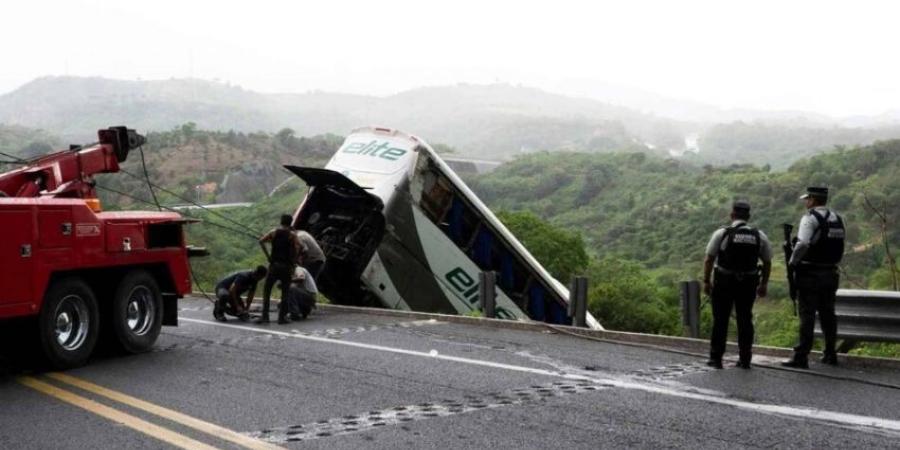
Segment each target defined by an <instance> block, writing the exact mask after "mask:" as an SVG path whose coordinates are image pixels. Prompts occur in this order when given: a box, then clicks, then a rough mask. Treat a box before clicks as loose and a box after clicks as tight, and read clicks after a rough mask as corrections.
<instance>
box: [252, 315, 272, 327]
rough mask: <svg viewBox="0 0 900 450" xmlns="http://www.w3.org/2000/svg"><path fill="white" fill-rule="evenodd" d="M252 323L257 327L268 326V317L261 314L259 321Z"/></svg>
mask: <svg viewBox="0 0 900 450" xmlns="http://www.w3.org/2000/svg"><path fill="white" fill-rule="evenodd" d="M253 323H256V324H258V325H268V324H269V315H268V314H263V315H261V316H259V319H256V320H255V321H254V322H253Z"/></svg>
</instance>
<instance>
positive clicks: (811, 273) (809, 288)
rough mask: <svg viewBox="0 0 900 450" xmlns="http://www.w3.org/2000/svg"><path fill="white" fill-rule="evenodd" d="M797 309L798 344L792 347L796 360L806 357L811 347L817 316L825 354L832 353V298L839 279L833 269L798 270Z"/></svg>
mask: <svg viewBox="0 0 900 450" xmlns="http://www.w3.org/2000/svg"><path fill="white" fill-rule="evenodd" d="M796 280H797V297H798V300H797V306H798V308H797V309H798V312H799V315H800V343H799V344H797V346H796V347H794V353H796V354H797V355H798V356H804V357H805V356H806V355H808V354H809V351H810V350H812V346H813V339H815V337H814V336H813V331H814V330H815V327H816V313H817V312H818V313H819V324H820V325H822V334H823V335H824V336H825V353H835V341H836V340H837V317H835V315H834V296H835V294H836V293H837V288H838V283H839V282H840V276H839V275H838V273H837V270H835V269H806V268H802V267H801V268H798V269H797V278H796Z"/></svg>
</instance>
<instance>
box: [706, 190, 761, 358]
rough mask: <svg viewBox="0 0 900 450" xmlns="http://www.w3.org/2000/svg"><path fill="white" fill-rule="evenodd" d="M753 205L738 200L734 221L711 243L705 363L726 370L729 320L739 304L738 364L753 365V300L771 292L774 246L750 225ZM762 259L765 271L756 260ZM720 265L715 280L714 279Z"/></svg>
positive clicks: (732, 217)
mask: <svg viewBox="0 0 900 450" xmlns="http://www.w3.org/2000/svg"><path fill="white" fill-rule="evenodd" d="M748 220H750V203H749V202H746V201H744V200H738V201H735V202H734V203H733V204H732V207H731V225H730V226H728V227H723V228H719V229H718V230H716V231H715V232H714V233H713V235H712V238H711V239H710V240H709V244H707V246H706V259H705V260H704V262H703V292H705V293H706V295H709V296H711V297H712V310H713V330H712V338H711V339H710V344H709V361H707V362H706V364H707V365H708V366H710V367H715V368H716V369H721V368H722V355H724V354H725V341H726V339H727V337H728V320H729V318H730V317H731V307H732V305H734V309H735V313H736V315H737V329H738V349H739V360H738V363H737V364H736V367H741V368H744V369H749V368H750V359H751V357H752V354H753V302H754V301H755V300H756V296H757V295H759V296H760V297H765V296H766V290H767V286H768V283H769V273H770V272H771V269H772V244H771V243H770V242H769V238H768V237H766V234H765V233H763V232H762V231H760V230H758V229H756V228H753V227H751V226H750V225H748V224H747V221H748ZM758 260H759V261H762V273H761V274H760V271H759V267H758V266H757V261H758ZM713 268H715V278H710V276H711V275H712V272H713Z"/></svg>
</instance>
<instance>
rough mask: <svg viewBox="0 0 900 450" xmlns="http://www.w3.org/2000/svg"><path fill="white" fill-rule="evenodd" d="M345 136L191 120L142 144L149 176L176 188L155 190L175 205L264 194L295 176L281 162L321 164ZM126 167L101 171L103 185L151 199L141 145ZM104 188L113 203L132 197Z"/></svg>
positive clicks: (248, 198) (255, 198)
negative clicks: (201, 124)
mask: <svg viewBox="0 0 900 450" xmlns="http://www.w3.org/2000/svg"><path fill="white" fill-rule="evenodd" d="M341 141H342V138H340V137H337V136H333V135H326V136H314V137H311V138H306V137H297V136H295V135H294V133H293V130H290V129H287V128H285V129H282V130H281V131H279V132H278V133H276V134H269V133H263V132H257V133H246V134H245V133H240V132H235V131H228V132H214V131H203V130H198V129H197V128H196V125H194V124H192V123H188V124H185V125H182V126H180V127H177V128H175V129H173V130H171V131H166V132H151V133H148V134H147V144H145V145H144V148H143V150H144V156H145V159H146V166H147V172H148V175H149V178H150V180H151V182H152V183H154V184H158V185H160V186H163V187H165V188H166V189H167V190H169V191H171V192H172V193H174V194H175V195H170V194H167V193H165V192H157V195H159V196H160V198H161V199H162V203H163V204H166V205H170V206H171V205H179V204H185V201H184V200H182V199H179V198H177V197H182V198H186V199H189V200H191V201H194V202H200V203H228V202H247V201H258V200H261V199H262V198H264V197H266V196H267V195H268V194H269V193H271V191H272V190H273V189H274V188H275V187H277V186H278V185H279V184H281V183H282V182H283V181H285V180H287V179H288V178H289V177H291V175H290V174H289V173H288V172H287V171H286V170H284V169H283V168H282V167H281V166H282V165H284V164H294V165H306V166H320V165H322V164H324V163H325V161H327V160H328V159H329V158H330V157H331V155H332V154H334V152H335V151H336V150H337V148H338V146H339V145H340V142H341ZM123 169H124V171H123V172H121V173H117V174H109V175H101V176H99V177H98V180H99V182H100V184H101V186H103V187H107V188H111V189H115V190H124V191H125V192H132V193H139V194H140V196H141V197H142V198H144V199H150V198H151V195H150V192H149V191H148V189H147V186H146V182H145V180H144V178H143V168H142V166H141V155H140V153H139V152H138V151H132V152H131V155H129V158H128V160H127V161H126V162H125V164H124V165H123ZM132 175H138V177H134V176H132ZM101 193H102V195H103V196H104V199H106V198H108V199H109V200H110V201H111V202H114V204H118V205H122V206H128V205H132V204H133V203H134V201H132V200H129V199H128V198H122V196H120V195H114V194H111V193H109V192H108V191H102V190H101Z"/></svg>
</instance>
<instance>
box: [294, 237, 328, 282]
mask: <svg viewBox="0 0 900 450" xmlns="http://www.w3.org/2000/svg"><path fill="white" fill-rule="evenodd" d="M295 234H296V235H297V241H299V242H300V253H299V258H298V262H299V264H300V265H301V266H303V268H304V269H306V270H307V271H309V273H310V274H311V275H312V277H313V279H314V280H316V281H318V280H319V274H320V273H322V269H323V268H324V267H325V252H323V251H322V247H319V243H318V242H316V238H314V237H313V236H312V235H311V234H309V233H308V232H306V231H304V230H297V232H296V233H295Z"/></svg>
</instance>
